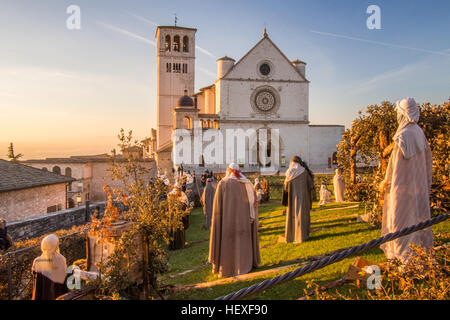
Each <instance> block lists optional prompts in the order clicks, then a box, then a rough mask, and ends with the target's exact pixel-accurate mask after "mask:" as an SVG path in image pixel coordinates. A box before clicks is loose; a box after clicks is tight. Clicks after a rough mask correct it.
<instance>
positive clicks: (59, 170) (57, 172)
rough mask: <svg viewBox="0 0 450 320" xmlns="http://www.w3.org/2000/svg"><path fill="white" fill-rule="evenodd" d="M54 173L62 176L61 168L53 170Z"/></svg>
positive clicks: (56, 167) (55, 167)
mask: <svg viewBox="0 0 450 320" xmlns="http://www.w3.org/2000/svg"><path fill="white" fill-rule="evenodd" d="M52 171H53V173H56V174H61V168H60V167H58V166H54V167H53V169H52Z"/></svg>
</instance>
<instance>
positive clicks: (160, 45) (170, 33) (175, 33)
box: [156, 26, 197, 149]
mask: <svg viewBox="0 0 450 320" xmlns="http://www.w3.org/2000/svg"><path fill="white" fill-rule="evenodd" d="M196 32H197V29H193V28H184V27H179V26H159V27H158V28H157V29H156V39H157V50H158V51H157V58H156V63H157V81H156V82H157V84H156V95H157V100H156V105H157V128H158V130H157V149H160V148H163V147H166V146H168V145H169V143H171V142H172V140H171V137H172V127H173V113H172V111H173V109H174V108H175V105H176V103H177V101H178V99H179V98H180V97H181V96H183V94H184V90H187V95H188V96H192V95H193V94H194V81H195V33H196Z"/></svg>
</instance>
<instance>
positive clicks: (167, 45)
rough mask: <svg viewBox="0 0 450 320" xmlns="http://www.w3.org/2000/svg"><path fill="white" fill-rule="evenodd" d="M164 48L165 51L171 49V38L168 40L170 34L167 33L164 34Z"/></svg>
mask: <svg viewBox="0 0 450 320" xmlns="http://www.w3.org/2000/svg"><path fill="white" fill-rule="evenodd" d="M165 49H166V51H169V52H170V50H171V40H170V36H169V35H167V36H166V44H165Z"/></svg>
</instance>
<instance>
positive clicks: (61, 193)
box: [0, 183, 66, 222]
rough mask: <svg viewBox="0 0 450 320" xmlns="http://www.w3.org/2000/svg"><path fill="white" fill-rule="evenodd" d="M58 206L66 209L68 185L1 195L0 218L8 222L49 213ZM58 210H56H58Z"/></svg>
mask: <svg viewBox="0 0 450 320" xmlns="http://www.w3.org/2000/svg"><path fill="white" fill-rule="evenodd" d="M58 205H59V206H60V208H59V209H60V210H61V209H63V210H64V209H66V183H59V184H53V185H49V186H41V187H35V188H27V189H21V190H13V191H7V192H1V193H0V218H2V219H5V220H6V221H7V222H9V221H14V220H19V219H25V218H29V217H32V216H38V215H41V214H46V213H47V208H48V207H51V206H56V207H57V208H58ZM57 208H56V209H57Z"/></svg>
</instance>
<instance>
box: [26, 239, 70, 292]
mask: <svg viewBox="0 0 450 320" xmlns="http://www.w3.org/2000/svg"><path fill="white" fill-rule="evenodd" d="M41 251H42V254H41V255H40V256H39V257H37V258H36V259H34V261H33V266H32V267H31V271H32V274H33V294H32V300H55V299H56V298H58V297H59V296H61V295H63V294H64V293H66V292H67V291H68V290H67V285H66V283H65V280H66V272H67V264H66V258H64V256H63V255H61V254H60V253H59V240H58V237H57V236H55V235H54V234H50V235H48V236H46V237H45V238H44V239H42V241H41Z"/></svg>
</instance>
